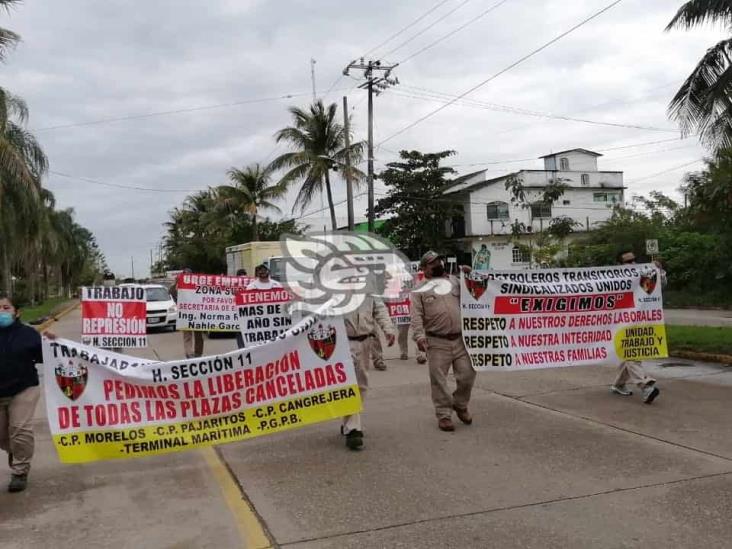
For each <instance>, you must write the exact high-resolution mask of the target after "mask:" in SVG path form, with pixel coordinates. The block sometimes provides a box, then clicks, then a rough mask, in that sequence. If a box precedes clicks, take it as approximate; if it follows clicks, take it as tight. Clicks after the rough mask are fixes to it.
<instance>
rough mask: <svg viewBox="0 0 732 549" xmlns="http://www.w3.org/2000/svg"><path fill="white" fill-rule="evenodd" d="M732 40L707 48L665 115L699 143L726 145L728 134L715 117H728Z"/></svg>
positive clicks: (731, 136)
mask: <svg viewBox="0 0 732 549" xmlns="http://www.w3.org/2000/svg"><path fill="white" fill-rule="evenodd" d="M730 59H732V39H728V40H722V41H721V42H719V43H718V44H716V45H715V46H714V47H712V48H710V49H709V50H708V51H707V53H706V54H705V55H704V57H703V58H702V59H701V60H700V61H699V63H698V64H697V66H696V67H695V68H694V70H693V71H692V73H691V75H690V76H689V77H688V78H687V79H686V81H684V83H683V84H682V86H681V88H679V90H678V91H677V92H676V95H675V96H674V97H673V99H672V100H671V103H670V104H669V108H668V111H669V116H670V117H671V118H673V119H675V120H676V121H677V122H678V123H679V125H680V126H681V130H682V133H683V134H684V135H689V134H691V133H698V134H699V135H700V137H701V140H702V142H704V143H706V144H708V145H712V146H714V147H718V146H730V145H731V144H732V134H729V133H727V132H725V131H724V130H723V128H724V126H725V125H724V124H723V123H722V122H720V120H719V118H720V117H722V116H725V115H728V114H729V109H730V105H731V104H732V103H731V102H730V97H732V67H731V65H730Z"/></svg>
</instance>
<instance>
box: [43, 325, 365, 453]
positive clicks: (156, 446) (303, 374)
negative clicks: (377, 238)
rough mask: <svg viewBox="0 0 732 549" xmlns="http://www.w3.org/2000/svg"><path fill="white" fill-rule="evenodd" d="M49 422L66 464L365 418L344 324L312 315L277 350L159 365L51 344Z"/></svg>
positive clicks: (47, 346)
mask: <svg viewBox="0 0 732 549" xmlns="http://www.w3.org/2000/svg"><path fill="white" fill-rule="evenodd" d="M43 353H44V367H45V368H46V372H45V373H46V375H44V376H43V378H44V386H45V387H44V388H45V395H46V408H47V413H48V421H49V426H50V430H51V434H52V437H53V441H54V444H55V446H56V451H57V453H58V455H59V458H60V460H61V461H63V462H66V463H82V462H88V461H96V460H103V459H118V458H132V457H141V456H148V455H154V454H163V453H169V452H177V451H183V450H190V449H193V448H198V447H202V446H211V445H215V444H221V443H227V442H234V441H240V440H246V439H249V438H253V437H256V436H261V435H266V434H271V433H278V432H281V431H285V430H289V429H297V428H300V427H304V426H306V425H310V424H313V423H316V422H321V421H327V420H330V419H334V418H337V417H341V416H345V415H350V414H354V413H358V412H359V411H360V410H361V398H360V394H359V391H358V383H357V381H356V374H355V371H354V368H353V363H352V362H351V355H350V351H349V346H348V338H347V337H346V330H345V325H344V323H343V320H342V319H340V318H327V319H318V318H317V317H315V316H309V317H307V318H306V319H304V320H303V321H302V322H300V323H298V324H297V325H295V326H294V327H293V328H292V329H290V330H288V331H287V332H285V333H283V334H281V335H280V336H279V338H278V339H277V341H275V342H271V343H268V344H265V345H261V346H258V347H255V348H253V349H242V350H237V351H233V352H229V353H225V354H221V355H214V356H208V357H201V358H196V359H187V360H177V361H170V362H154V361H150V360H147V359H140V358H136V357H132V356H125V355H121V354H118V353H113V352H108V351H102V350H99V349H95V348H92V347H88V346H85V345H82V344H79V343H75V342H73V341H68V340H64V339H56V340H53V341H51V340H48V339H45V340H44V349H43Z"/></svg>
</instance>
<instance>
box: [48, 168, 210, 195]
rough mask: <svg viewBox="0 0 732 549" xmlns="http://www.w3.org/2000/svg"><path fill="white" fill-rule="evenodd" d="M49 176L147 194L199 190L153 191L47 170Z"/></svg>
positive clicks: (193, 191) (196, 190) (194, 191)
mask: <svg viewBox="0 0 732 549" xmlns="http://www.w3.org/2000/svg"><path fill="white" fill-rule="evenodd" d="M48 173H50V174H53V175H55V176H58V177H64V178H66V179H76V180H78V181H84V182H85V183H91V184H93V185H102V186H105V187H114V188H117V189H128V190H132V191H148V192H155V193H197V192H199V191H200V190H201V189H154V188H151V187H138V186H134V185H121V184H119V183H109V182H107V181H100V180H98V179H91V178H90V177H80V176H77V175H70V174H67V173H62V172H56V171H53V170H49V172H48Z"/></svg>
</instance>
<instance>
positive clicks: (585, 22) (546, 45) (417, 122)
mask: <svg viewBox="0 0 732 549" xmlns="http://www.w3.org/2000/svg"><path fill="white" fill-rule="evenodd" d="M622 1H623V0H614V1H613V2H611V3H610V4H608V5H607V6H605V7H604V8H602V9H600V10H598V11H596V12H595V13H593V14H592V15H590V16H589V17H587V18H585V19H583V20H582V21H580V22H579V23H577V24H576V25H574V26H573V27H571V28H570V29H568V30H566V31H564V32H562V33H561V34H559V35H557V36H555V37H554V38H552V39H551V40H549V41H548V42H546V43H544V44H542V45H541V46H539V47H538V48H536V49H534V50H533V51H531V52H529V53H528V54H526V55H524V56H523V57H520V58H519V59H517V60H516V61H514V62H513V63H511V64H510V65H508V66H506V67H505V68H503V69H501V70H500V71H498V72H497V73H495V74H493V75H492V76H489V77H488V78H486V79H485V80H483V81H481V82H479V83H478V84H476V85H475V86H473V87H471V88H469V89H468V90H466V91H464V92H463V93H461V94H460V95H458V96H457V97H456V99H453V100H451V101H450V102H448V103H446V104H444V105H442V106H440V107H438V108H437V109H435V110H433V111H431V112H429V113H427V114H426V115H424V116H422V117H420V118H418V119H417V120H415V121H414V122H412V123H410V124H408V125H407V126H405V127H403V128H402V129H401V130H398V131H396V132H395V133H393V134H391V135H390V136H388V137H387V138H386V139H383V140H382V141H381V143H386V142H388V141H391V140H392V139H394V138H395V137H397V136H399V135H401V134H403V133H404V132H406V131H408V130H410V129H412V128H414V127H415V126H417V125H418V124H421V123H422V122H424V121H425V120H427V119H428V118H431V117H432V116H434V115H435V114H437V113H438V112H441V111H443V110H444V109H446V108H447V107H449V106H450V105H452V104H453V103H454V102H455V101H457V100H458V99H462V98H463V97H465V96H467V95H469V94H471V93H473V92H474V91H475V90H477V89H479V88H482V87H483V86H485V85H486V84H488V83H489V82H492V81H493V80H495V79H496V78H498V77H499V76H501V75H503V74H505V73H507V72H508V71H510V70H512V69H514V68H515V67H517V66H519V65H521V64H522V63H523V62H524V61H527V60H528V59H530V58H532V57H534V56H535V55H537V54H538V53H540V52H542V51H544V50H545V49H547V48H549V47H550V46H552V45H554V44H555V43H557V42H559V41H560V40H561V39H562V38H564V37H565V36H568V35H569V34H571V33H573V32H574V31H576V30H577V29H579V28H580V27H582V26H584V25H586V24H587V23H589V22H590V21H592V20H593V19H596V18H597V17H599V16H600V15H602V14H604V13H605V12H607V11H609V10H610V9H612V8H613V7H615V6H617V5H618V4H619V3H620V2H622Z"/></svg>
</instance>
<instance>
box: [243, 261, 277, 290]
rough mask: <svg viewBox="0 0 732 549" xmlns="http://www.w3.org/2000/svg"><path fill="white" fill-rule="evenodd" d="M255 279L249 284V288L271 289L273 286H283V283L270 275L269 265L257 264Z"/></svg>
mask: <svg viewBox="0 0 732 549" xmlns="http://www.w3.org/2000/svg"><path fill="white" fill-rule="evenodd" d="M254 276H255V278H254V280H252V281H251V282H250V283H249V285H248V286H247V290H271V289H272V288H282V284H280V283H279V282H277V281H276V280H272V279H271V278H270V277H269V267H267V265H264V264H262V265H257V266H256V267H255V268H254Z"/></svg>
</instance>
